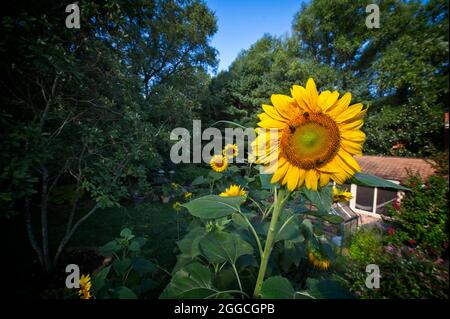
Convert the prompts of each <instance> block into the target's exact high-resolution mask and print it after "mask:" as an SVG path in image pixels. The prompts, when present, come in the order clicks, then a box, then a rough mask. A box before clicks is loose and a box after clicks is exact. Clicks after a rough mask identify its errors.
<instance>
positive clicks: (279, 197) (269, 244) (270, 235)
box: [253, 188, 289, 298]
mask: <svg viewBox="0 0 450 319" xmlns="http://www.w3.org/2000/svg"><path fill="white" fill-rule="evenodd" d="M274 195H275V197H274V209H273V213H272V219H271V220H270V226H269V230H268V232H267V239H266V244H265V246H264V252H263V255H262V257H261V264H260V266H259V272H258V278H257V279H256V285H255V290H254V292H253V297H254V298H258V297H259V293H260V291H261V287H262V284H263V281H264V276H265V275H266V270H267V263H268V262H269V258H270V254H271V252H272V248H273V243H274V239H275V230H276V229H277V223H278V217H279V216H280V213H281V210H282V209H283V206H284V203H285V200H286V198H287V196H288V195H289V193H287V192H286V190H285V189H284V188H281V189H280V190H279V192H278V194H277V192H276V190H275V193H274Z"/></svg>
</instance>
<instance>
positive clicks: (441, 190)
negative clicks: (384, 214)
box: [388, 176, 449, 256]
mask: <svg viewBox="0 0 450 319" xmlns="http://www.w3.org/2000/svg"><path fill="white" fill-rule="evenodd" d="M407 185H408V187H409V188H411V189H412V193H411V194H409V195H408V196H406V197H405V199H403V200H402V202H401V205H400V210H398V211H397V210H396V209H394V208H392V207H391V208H390V209H389V212H390V214H391V217H392V223H393V225H394V226H395V228H396V230H395V233H394V235H393V236H391V237H388V240H389V241H390V242H393V243H407V242H408V241H410V240H413V241H414V245H417V246H418V247H419V248H420V249H423V250H424V251H426V252H427V253H428V254H430V255H432V256H440V255H441V254H442V252H443V251H444V250H445V246H444V245H445V243H447V244H448V220H449V219H448V214H449V212H448V180H447V179H446V178H445V177H441V176H431V177H430V178H429V179H428V181H426V182H424V181H423V180H422V179H421V178H420V176H413V177H411V178H410V179H409V180H408V182H407Z"/></svg>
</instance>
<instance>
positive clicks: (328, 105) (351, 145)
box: [252, 79, 367, 191]
mask: <svg viewBox="0 0 450 319" xmlns="http://www.w3.org/2000/svg"><path fill="white" fill-rule="evenodd" d="M291 94H292V97H290V96H286V95H281V94H273V95H272V97H271V101H272V104H273V105H274V106H271V105H265V104H263V105H262V108H263V110H264V112H263V113H261V114H259V115H258V117H259V119H260V120H261V121H260V122H259V123H258V125H259V127H258V128H257V129H256V133H257V135H258V136H257V138H256V140H255V141H254V142H253V143H252V151H253V153H254V154H255V155H256V156H258V162H259V163H261V164H268V163H271V164H273V163H275V165H269V166H270V171H271V172H272V173H273V177H272V180H271V182H272V183H277V182H279V183H280V184H282V185H286V184H287V188H288V189H289V190H290V191H293V190H295V189H296V188H298V187H301V186H303V185H305V186H306V187H307V188H308V189H312V190H317V188H318V185H320V186H322V187H323V186H325V185H327V184H328V183H329V182H330V180H334V181H335V182H337V183H339V184H343V183H344V182H345V181H346V180H347V179H348V178H350V177H351V176H353V175H354V174H355V172H359V171H360V170H361V169H360V167H359V165H358V163H357V162H356V160H355V159H354V158H353V156H354V155H361V154H362V144H363V143H364V140H365V138H366V136H365V134H364V133H363V132H362V131H361V130H360V128H361V127H362V125H363V120H362V118H363V115H364V114H365V113H366V112H367V108H366V109H363V105H362V104H361V103H357V104H353V105H350V106H349V104H350V101H351V94H350V93H346V94H344V95H343V96H342V97H341V98H339V93H338V92H337V91H334V92H330V91H324V92H322V93H320V95H319V94H318V92H317V89H316V84H315V83H314V80H313V79H309V80H308V82H307V83H306V88H304V87H302V86H298V85H294V86H293V87H292V89H291ZM272 129H276V130H277V132H278V134H276V135H275V137H274V134H269V133H270V131H272ZM269 130H270V131H269ZM261 146H262V150H261Z"/></svg>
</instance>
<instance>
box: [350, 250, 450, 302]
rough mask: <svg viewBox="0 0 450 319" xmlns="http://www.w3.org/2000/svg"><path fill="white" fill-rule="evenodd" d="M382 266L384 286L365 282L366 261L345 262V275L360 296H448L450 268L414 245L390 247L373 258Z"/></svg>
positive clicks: (407, 297)
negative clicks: (378, 286)
mask: <svg viewBox="0 0 450 319" xmlns="http://www.w3.org/2000/svg"><path fill="white" fill-rule="evenodd" d="M373 262H374V263H375V264H376V265H378V267H379V269H380V274H381V279H380V288H378V289H368V288H367V287H366V285H365V280H366V278H367V272H365V267H366V265H365V264H359V263H354V262H352V261H351V260H346V261H345V274H344V276H343V277H344V278H345V280H346V281H347V285H348V287H349V288H350V289H351V291H353V292H354V293H355V294H356V295H357V296H358V297H360V298H369V299H385V298H389V299H391V298H394V299H399V298H401V299H417V298H439V299H448V280H449V278H448V267H446V266H445V265H443V264H441V263H439V262H436V261H432V260H430V259H429V258H428V257H427V256H426V255H425V254H423V253H421V252H420V251H418V250H415V249H413V248H411V247H406V246H403V247H395V246H390V245H388V246H386V247H384V249H383V250H382V253H381V254H379V255H378V256H376V258H375V260H374V261H373Z"/></svg>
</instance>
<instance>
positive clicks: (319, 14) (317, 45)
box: [210, 0, 449, 156]
mask: <svg viewBox="0 0 450 319" xmlns="http://www.w3.org/2000/svg"><path fill="white" fill-rule="evenodd" d="M378 5H379V8H380V12H381V13H382V14H381V28H380V29H369V28H367V27H366V25H365V19H366V17H367V13H366V12H365V8H366V6H367V2H366V1H362V0H358V1H354V0H343V1H327V0H314V1H311V2H310V3H309V4H304V5H302V7H301V8H300V10H299V12H298V14H297V15H296V16H295V17H294V19H293V35H292V36H283V37H274V36H271V35H267V34H266V35H264V36H263V37H262V38H261V39H260V40H258V41H257V42H256V43H254V44H253V45H252V46H251V47H250V48H249V49H248V50H245V51H243V52H242V53H241V54H240V55H239V56H238V57H237V58H236V60H235V61H234V62H233V64H232V65H231V66H230V68H229V70H228V71H226V72H222V73H219V74H218V75H217V77H215V78H214V79H213V80H212V81H211V85H210V90H211V94H212V95H214V103H213V106H214V108H215V110H216V114H217V118H221V119H222V118H224V119H227V120H236V121H238V122H239V123H241V124H244V125H254V124H255V123H256V121H257V119H256V114H257V113H259V111H260V106H261V104H262V103H270V100H269V97H270V93H281V94H289V88H290V87H291V86H292V85H293V84H305V83H306V80H307V79H308V77H313V78H314V79H315V81H316V84H317V85H318V89H319V90H335V89H337V90H339V92H340V93H341V95H342V94H344V93H345V91H348V92H351V93H352V102H355V103H356V102H362V103H363V104H364V105H366V106H369V111H368V115H367V121H366V122H367V124H366V125H365V126H364V127H363V130H364V132H365V133H366V135H367V142H366V144H365V149H364V151H365V152H367V153H370V154H393V155H398V156H413V155H420V156H429V155H430V154H431V153H432V152H433V151H434V150H435V149H441V148H442V146H443V145H442V122H443V114H444V112H445V110H446V106H447V105H448V102H449V95H448V94H449V89H448V1H444V0H434V1H428V2H426V3H424V2H418V1H413V2H406V3H405V2H404V1H400V0H390V1H380V2H378ZM424 39H426V40H424ZM344 90H345V91H344ZM268 92H269V93H268ZM394 145H403V147H401V148H398V149H397V150H395V149H393V148H392V147H393V146H394Z"/></svg>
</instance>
